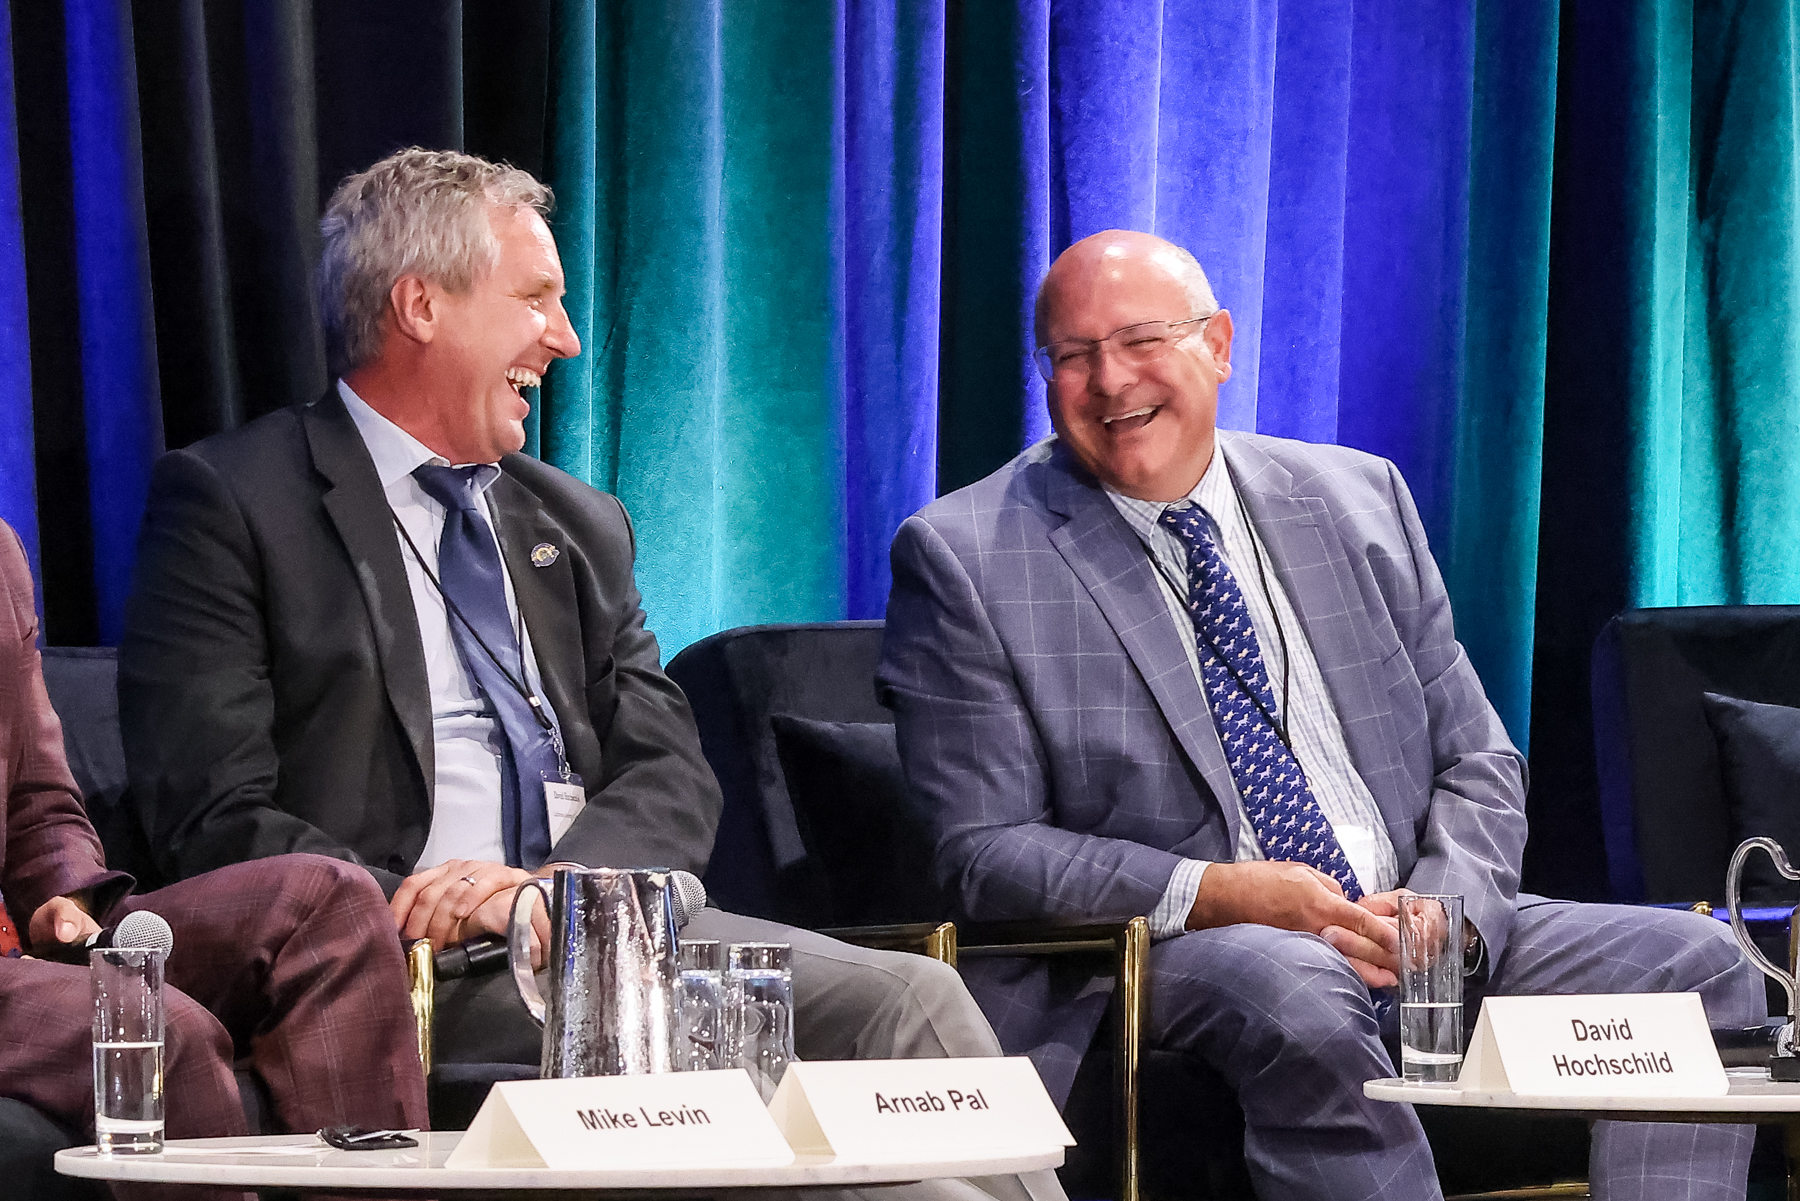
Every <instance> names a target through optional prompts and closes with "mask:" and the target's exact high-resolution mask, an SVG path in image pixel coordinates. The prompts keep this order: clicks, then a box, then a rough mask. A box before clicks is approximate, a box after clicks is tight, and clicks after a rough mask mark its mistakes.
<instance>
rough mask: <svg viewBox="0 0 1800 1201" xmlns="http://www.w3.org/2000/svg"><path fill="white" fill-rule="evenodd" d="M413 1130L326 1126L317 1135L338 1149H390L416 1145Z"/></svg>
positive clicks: (416, 1140)
mask: <svg viewBox="0 0 1800 1201" xmlns="http://www.w3.org/2000/svg"><path fill="white" fill-rule="evenodd" d="M416 1133H418V1132H417V1131H414V1130H379V1129H376V1128H375V1127H372V1126H327V1127H325V1129H323V1130H321V1131H319V1137H320V1138H322V1139H324V1140H325V1141H326V1142H328V1143H330V1144H331V1145H332V1146H334V1147H336V1148H337V1149H338V1150H340V1151H392V1150H395V1149H397V1148H399V1147H416V1146H418V1145H419V1140H418V1139H416V1138H413V1137H412V1135H414V1134H416Z"/></svg>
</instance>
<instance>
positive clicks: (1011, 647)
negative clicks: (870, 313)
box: [878, 431, 1525, 1090]
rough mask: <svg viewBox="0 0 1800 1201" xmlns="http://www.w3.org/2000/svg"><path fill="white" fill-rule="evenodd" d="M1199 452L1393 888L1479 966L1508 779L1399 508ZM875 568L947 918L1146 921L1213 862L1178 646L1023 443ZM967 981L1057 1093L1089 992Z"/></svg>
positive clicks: (1306, 468)
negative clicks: (1242, 519) (1426, 898)
mask: <svg viewBox="0 0 1800 1201" xmlns="http://www.w3.org/2000/svg"><path fill="white" fill-rule="evenodd" d="M1220 438H1221V440H1222V445H1223V448H1224V453H1225V456H1226V461H1227V463H1228V464H1229V466H1230V469H1231V471H1232V475H1233V478H1234V479H1235V480H1236V481H1237V483H1238V487H1239V491H1240V494H1241V495H1242V497H1243V500H1244V505H1245V508H1246V509H1247V510H1248V512H1249V515H1250V520H1251V522H1252V523H1253V524H1254V525H1255V527H1256V529H1257V531H1258V533H1259V534H1260V535H1261V537H1262V540H1263V542H1264V544H1265V545H1266V546H1267V547H1268V550H1269V558H1270V566H1271V568H1272V569H1273V571H1274V573H1275V574H1276V576H1278V577H1279V579H1280V581H1281V585H1282V587H1283V588H1285V589H1286V591H1287V593H1288V596H1289V597H1290V599H1291V600H1292V601H1293V603H1294V608H1295V609H1296V611H1297V613H1298V615H1299V618H1300V623H1301V625H1302V626H1303V627H1304V630H1305V634H1306V637H1307V638H1308V640H1309V641H1310V643H1311V645H1312V648H1313V651H1314V653H1315V655H1316V657H1317V659H1318V663H1319V667H1320V669H1321V672H1322V674H1323V675H1324V678H1325V686H1326V688H1327V690H1328V691H1329V692H1330V694H1331V699H1332V701H1333V702H1334V704H1335V707H1336V710H1337V714H1338V717H1339V719H1340V721H1341V722H1342V723H1343V728H1344V736H1345V741H1346V743H1347V744H1348V747H1349V750H1350V756H1351V760H1352V761H1353V763H1354V764H1355V766H1356V769H1357V771H1358V773H1359V774H1360V775H1361V776H1362V779H1363V782H1364V783H1365V784H1367V785H1368V787H1369V791H1370V792H1371V793H1372V794H1373V796H1374V798H1375V801H1376V804H1377V805H1378V806H1379V808H1380V811H1381V816H1382V818H1383V821H1384V823H1385V825H1386V827H1387V832H1388V836H1389V838H1390V839H1392V841H1393V844H1394V850H1395V852H1396V855H1397V857H1398V865H1399V869H1400V879H1401V880H1402V882H1403V883H1405V884H1406V885H1407V886H1408V887H1410V888H1412V889H1414V890H1415V891H1419V892H1434V893H1445V892H1448V893H1461V894H1463V895H1464V896H1465V898H1466V904H1467V909H1466V912H1467V914H1468V916H1469V918H1470V920H1472V921H1473V922H1474V923H1475V925H1476V926H1477V927H1478V928H1479V929H1480V931H1481V933H1482V936H1483V937H1484V938H1485V939H1486V941H1487V945H1488V950H1489V953H1490V955H1492V956H1493V957H1494V958H1493V960H1491V961H1497V960H1498V958H1499V956H1500V955H1501V953H1502V952H1503V951H1504V950H1505V946H1506V939H1507V936H1508V934H1509V933H1510V931H1511V929H1512V923H1513V915H1514V903H1513V901H1514V896H1515V894H1516V892H1517V890H1518V884H1519V862H1520V857H1521V855H1522V854H1523V851H1524V844H1525V812H1524V796H1525V787H1524V772H1525V763H1524V758H1523V757H1522V756H1521V755H1520V754H1519V753H1518V751H1517V750H1515V749H1514V747H1513V745H1512V743H1511V742H1510V741H1509V740H1508V739H1507V736H1506V731H1505V729H1504V727H1502V725H1501V724H1500V719H1499V717H1498V716H1497V715H1496V714H1495V713H1494V710H1493V707H1492V706H1491V705H1489V704H1488V701H1487V697H1486V694H1485V693H1483V691H1482V688H1481V682H1480V681H1479V680H1478V679H1477V678H1476V676H1475V671H1474V669H1473V668H1472V667H1471V666H1470V664H1469V661H1468V658H1467V656H1466V655H1465V654H1464V653H1463V649H1462V646H1461V645H1460V644H1459V643H1458V642H1457V641H1456V635H1455V631H1454V629H1453V628H1452V624H1451V618H1450V602H1449V598H1448V596H1447V595H1446V593H1445V591H1444V585H1443V581H1442V579H1441V578H1440V576H1439V574H1438V570H1437V565H1436V564H1435V563H1434V562H1433V560H1432V557H1431V552H1430V551H1429V549H1428V548H1427V547H1426V544H1425V535H1424V531H1423V529H1422V528H1421V527H1420V524H1419V518H1418V513H1417V511H1416V510H1415V508H1414V506H1413V502H1412V497H1411V496H1410V495H1409V494H1408V492H1407V490H1406V485H1405V484H1404V482H1403V481H1402V480H1401V479H1400V474H1399V472H1398V471H1397V470H1395V468H1394V466H1393V464H1391V463H1389V462H1387V461H1386V460H1384V459H1378V458H1376V457H1374V456H1372V455H1368V454H1364V453H1362V452H1360V451H1354V450H1348V449H1345V448H1343V447H1336V446H1314V445H1309V444H1306V443H1300V442H1292V441H1288V440H1286V439H1280V438H1268V437H1261V436H1258V435H1254V434H1235V433H1230V432H1227V431H1221V432H1220ZM893 564H894V589H893V594H892V596H891V598H890V600H889V602H888V624H887V633H886V640H885V644H884V648H883V657H882V663H881V668H880V671H879V674H878V687H879V688H880V689H881V691H882V694H883V699H884V701H885V702H886V703H887V704H888V705H890V706H891V707H892V708H893V710H894V714H895V719H896V722H897V725H898V730H897V734H898V738H899V743H900V750H901V754H902V758H903V759H904V762H905V767H906V774H907V780H908V782H909V784H910V786H911V787H912V788H913V789H914V790H915V791H916V793H917V794H918V795H919V797H920V798H921V800H922V801H923V802H924V803H925V804H926V805H927V807H928V808H929V809H930V810H931V811H932V813H933V814H934V818H935V821H936V823H937V836H938V843H939V852H938V867H939V873H940V876H941V877H942V878H943V879H944V880H945V882H946V883H947V884H948V885H949V887H950V889H951V891H952V893H953V895H956V896H958V897H960V898H961V901H962V905H963V908H964V909H965V910H966V912H967V914H968V915H969V916H971V917H974V918H977V919H1001V918H1027V917H1050V918H1080V917H1091V916H1094V917H1097V916H1129V915H1133V914H1147V913H1149V912H1150V911H1151V909H1152V908H1154V907H1155V905H1156V903H1157V901H1158V900H1159V899H1160V898H1161V896H1162V894H1163V892H1164V890H1165V889H1166V887H1167V886H1168V882H1169V877H1170V875H1171V873H1172V872H1173V871H1174V869H1175V865H1176V863H1177V862H1178V861H1179V860H1180V859H1182V858H1193V859H1203V860H1212V861H1229V860H1230V859H1232V858H1233V849H1234V848H1235V846H1236V842H1237V829H1236V826H1237V822H1238V811H1237V807H1236V806H1235V805H1229V804H1221V803H1220V798H1221V797H1227V798H1228V797H1230V796H1231V795H1232V792H1233V789H1234V785H1233V783H1232V779H1231V772H1230V769H1229V768H1228V767H1227V766H1226V762H1225V756H1224V752H1223V750H1222V748H1221V747H1220V744H1219V737H1218V733H1217V731H1216V730H1215V729H1214V726H1213V721H1212V714H1211V711H1210V709H1209V708H1208V706H1207V703H1206V698H1205V696H1204V695H1203V694H1202V692H1201V690H1200V686H1199V683H1198V682H1197V681H1196V680H1195V678H1194V672H1193V669H1192V666H1191V665H1190V662H1189V659H1188V655H1187V651H1186V649H1185V648H1184V646H1183V640H1184V639H1188V638H1192V637H1193V634H1192V631H1191V630H1186V629H1180V628H1178V626H1177V624H1176V622H1175V620H1174V618H1173V617H1172V615H1171V614H1170V612H1169V609H1168V606H1167V604H1166V602H1165V601H1164V599H1163V595H1162V591H1161V585H1160V584H1159V582H1158V580H1157V576H1156V572H1155V569H1154V568H1153V567H1152V566H1151V563H1150V560H1149V558H1148V556H1146V555H1145V553H1144V549H1143V545H1142V543H1140V542H1139V541H1138V539H1137V536H1136V535H1135V534H1133V533H1132V531H1131V528H1130V526H1128V525H1127V524H1126V522H1125V520H1124V518H1122V517H1121V516H1120V515H1119V513H1118V510H1117V509H1115V508H1114V507H1113V504H1112V502H1111V501H1109V500H1108V499H1107V497H1106V495H1105V493H1104V492H1103V491H1102V490H1101V488H1100V487H1099V485H1098V484H1097V483H1096V482H1095V481H1094V479H1093V478H1092V477H1091V476H1090V475H1088V474H1087V473H1086V472H1085V471H1084V470H1082V469H1081V468H1080V466H1079V465H1078V464H1076V463H1075V461H1074V460H1073V458H1072V457H1071V456H1070V455H1069V454H1068V453H1067V451H1066V450H1064V449H1062V448H1061V447H1060V446H1058V445H1057V444H1056V443H1055V442H1054V441H1050V442H1046V443H1042V444H1040V445H1038V446H1036V447H1033V448H1032V449H1031V450H1028V451H1026V452H1025V453H1024V454H1022V455H1020V456H1019V457H1018V458H1017V459H1015V460H1013V462H1011V463H1010V464H1008V465H1007V466H1006V467H1003V468H1002V469H1001V470H999V471H997V472H995V473H994V474H993V475H991V476H989V477H988V478H987V479H985V480H982V481H980V482H978V483H976V484H973V485H971V486H969V487H967V488H964V489H961V490H960V491H957V492H954V493H952V494H951V495H949V496H945V497H943V498H941V499H939V500H937V501H935V502H933V503H932V504H930V505H927V506H926V507H925V508H924V509H922V510H921V511H920V512H919V513H918V514H917V515H915V516H913V517H911V518H909V519H908V520H907V521H906V523H905V524H904V525H903V526H902V527H901V529H900V532H899V535H898V536H897V537H896V539H895V541H894V552H893ZM980 971H981V973H984V974H986V976H987V978H986V979H983V978H981V976H980V975H978V974H977V973H975V972H971V973H970V987H971V989H972V990H973V991H974V992H975V994H976V996H977V998H978V999H979V1000H980V1001H981V1002H982V1006H983V1008H984V1009H985V1010H987V1013H988V1016H989V1017H990V1019H991V1020H992V1021H993V1023H994V1026H995V1029H996V1031H997V1032H998V1033H999V1035H1000V1038H1001V1041H1002V1043H1003V1044H1005V1046H1006V1047H1007V1049H1008V1050H1009V1051H1014V1052H1017V1051H1020V1050H1029V1051H1031V1052H1032V1053H1033V1056H1034V1058H1036V1059H1038V1061H1039V1065H1040V1070H1042V1071H1043V1072H1044V1075H1045V1077H1046V1082H1047V1083H1049V1084H1050V1085H1051V1087H1052V1089H1053V1090H1055V1089H1057V1088H1058V1086H1059V1085H1061V1086H1062V1087H1066V1085H1067V1082H1068V1081H1069V1080H1071V1079H1072V1078H1073V1073H1074V1066H1075V1062H1076V1061H1077V1060H1078V1059H1079V1057H1080V1055H1081V1053H1082V1051H1083V1050H1084V1049H1085V1048H1086V1045H1087V1039H1088V1038H1089V1036H1091V1034H1092V1032H1093V1029H1094V1026H1095V1025H1096V1024H1097V1023H1098V1021H1099V1019H1100V1016H1101V1013H1102V1011H1103V1009H1104V1005H1105V994H1104V990H1103V989H1101V988H1098V987H1095V986H1094V985H1093V984H1092V982H1089V983H1088V984H1086V985H1081V984H1080V983H1079V982H1069V981H1063V982H1061V985H1060V986H1059V985H1058V983H1057V982H1055V981H1053V980H1051V979H1049V978H1048V977H1047V976H1046V975H1045V973H1044V972H1042V971H1041V970H1034V971H1023V970H1018V969H997V968H996V969H988V968H985V967H984V968H981V969H980ZM1008 971H1010V972H1011V974H1010V975H1004V974H1003V973H1004V972H1008ZM1059 987H1060V991H1059ZM1071 990H1072V991H1071Z"/></svg>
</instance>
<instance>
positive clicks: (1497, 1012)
mask: <svg viewBox="0 0 1800 1201" xmlns="http://www.w3.org/2000/svg"><path fill="white" fill-rule="evenodd" d="M1456 1087H1458V1088H1460V1089H1463V1090H1465V1091H1475V1092H1512V1093H1520V1094H1524V1095H1528V1096H1549V1097H1555V1096H1570V1097H1593V1096H1648V1095H1664V1096H1686V1097H1722V1096H1724V1095H1725V1094H1726V1092H1727V1091H1729V1085H1728V1084H1727V1083H1726V1080H1725V1069H1724V1067H1723V1065H1721V1064H1720V1063H1719V1051H1718V1048H1717V1047H1716V1046H1715V1045H1714V1044H1713V1040H1712V1030H1711V1029H1710V1028H1709V1027H1708V1025H1707V1022H1706V1009H1705V1007H1704V1006H1703V1005H1702V1004H1701V1003H1700V994H1699V993H1691V992H1688V993H1628V994H1616V995H1595V996H1579V995H1578V996H1560V997H1488V998H1487V999H1486V1000H1484V1001H1483V1002H1482V1003H1481V1019H1480V1020H1479V1021H1478V1022H1477V1023H1476V1024H1475V1037H1474V1040H1473V1041H1472V1042H1471V1043H1470V1044H1469V1054H1468V1056H1467V1057H1466V1058H1465V1059H1464V1060H1463V1068H1462V1073H1461V1075H1460V1076H1458V1077H1457V1081H1456Z"/></svg>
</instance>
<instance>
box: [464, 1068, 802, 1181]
mask: <svg viewBox="0 0 1800 1201" xmlns="http://www.w3.org/2000/svg"><path fill="white" fill-rule="evenodd" d="M792 1162H794V1152H793V1150H792V1149H791V1148H790V1147H789V1146H788V1145H787V1141H786V1140H785V1139H783V1138H782V1137H781V1131H780V1130H778V1129H776V1127H775V1123H774V1121H773V1120H771V1119H770V1117H769V1111H768V1110H767V1109H766V1108H764V1106H763V1103H762V1098H761V1097H760V1096H758V1095H757V1092H756V1086H755V1085H753V1084H751V1083H750V1077H749V1076H748V1075H746V1074H745V1072H744V1070H743V1069H742V1068H732V1069H730V1070H728V1071H723V1072H671V1073H669V1074H667V1075H659V1076H587V1077H582V1078H580V1079H576V1080H503V1081H501V1082H500V1083H498V1084H496V1085H494V1087H493V1089H492V1090H491V1091H490V1092H489V1093H488V1096H487V1100H486V1101H485V1102H484V1103H483V1104H482V1106H481V1112H480V1113H478V1114H476V1115H475V1121H474V1122H473V1123H472V1124H471V1125H470V1126H469V1130H468V1133H467V1134H465V1135H463V1137H462V1141H461V1142H459V1143H458V1144H457V1145H456V1149H455V1150H454V1151H452V1152H450V1157H449V1158H448V1159H447V1160H445V1161H444V1166H445V1167H450V1168H535V1167H542V1168H639V1167H644V1168H654V1167H676V1166H680V1167H693V1166H705V1167H745V1168H749V1167H765V1166H780V1165H782V1164H789V1163H792Z"/></svg>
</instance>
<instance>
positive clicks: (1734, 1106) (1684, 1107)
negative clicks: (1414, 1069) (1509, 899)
mask: <svg viewBox="0 0 1800 1201" xmlns="http://www.w3.org/2000/svg"><path fill="white" fill-rule="evenodd" d="M1727 1084H1728V1085H1729V1088H1730V1091H1729V1092H1727V1093H1726V1094H1725V1095H1724V1096H1722V1097H1684V1096H1659V1097H1647V1096H1618V1095H1613V1096H1597V1097H1570V1096H1555V1097H1550V1096H1540V1095H1536V1094H1531V1093H1511V1092H1504V1093H1503V1092H1478V1091H1476V1090H1475V1089H1461V1088H1458V1087H1456V1085H1454V1084H1409V1083H1408V1082H1407V1081H1405V1080H1400V1079H1397V1078H1389V1079H1384V1080H1371V1081H1369V1082H1368V1083H1367V1084H1364V1085H1363V1093H1364V1094H1365V1095H1367V1096H1368V1097H1370V1098H1372V1099H1374V1100H1376V1101H1396V1102H1401V1103H1404V1104H1408V1105H1449V1106H1460V1107H1463V1108H1467V1109H1529V1110H1536V1111H1539V1112H1541V1113H1543V1114H1545V1115H1546V1116H1549V1115H1558V1116H1568V1117H1578V1118H1587V1119H1590V1120H1610V1121H1619V1122H1720V1123H1728V1124H1731V1125H1758V1126H1780V1127H1782V1130H1783V1132H1784V1135H1785V1138H1786V1142H1787V1159H1788V1197H1789V1198H1790V1201H1800V1177H1797V1176H1796V1173H1795V1171H1794V1165H1795V1161H1796V1158H1800V1084H1781V1083H1777V1082H1776V1081H1773V1080H1770V1079H1769V1074H1768V1072H1767V1071H1766V1070H1764V1069H1757V1068H1748V1069H1745V1068H1738V1069H1733V1070H1732V1071H1730V1072H1728V1073H1727ZM63 1154H65V1155H66V1154H68V1152H66V1151H65V1152H63Z"/></svg>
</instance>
